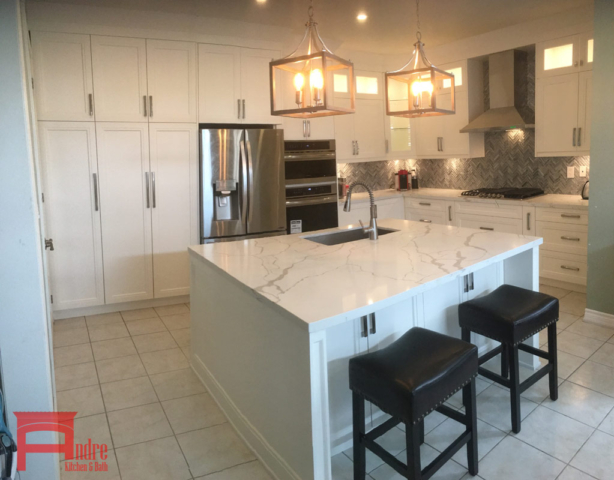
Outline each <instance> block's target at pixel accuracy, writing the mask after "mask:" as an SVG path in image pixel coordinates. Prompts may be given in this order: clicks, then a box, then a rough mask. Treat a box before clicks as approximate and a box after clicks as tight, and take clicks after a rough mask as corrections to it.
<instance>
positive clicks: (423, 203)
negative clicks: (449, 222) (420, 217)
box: [418, 202, 431, 207]
mask: <svg viewBox="0 0 614 480" xmlns="http://www.w3.org/2000/svg"><path fill="white" fill-rule="evenodd" d="M418 205H422V206H423V207H430V206H431V204H430V203H426V202H420V203H418Z"/></svg>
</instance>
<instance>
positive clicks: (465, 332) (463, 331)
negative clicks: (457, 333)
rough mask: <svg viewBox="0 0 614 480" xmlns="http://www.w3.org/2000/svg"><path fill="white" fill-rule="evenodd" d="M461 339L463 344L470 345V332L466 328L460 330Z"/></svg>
mask: <svg viewBox="0 0 614 480" xmlns="http://www.w3.org/2000/svg"><path fill="white" fill-rule="evenodd" d="M461 338H462V339H463V340H464V341H465V342H469V343H471V330H469V329H468V328H461Z"/></svg>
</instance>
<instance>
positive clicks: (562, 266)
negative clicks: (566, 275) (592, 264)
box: [561, 265, 580, 272]
mask: <svg viewBox="0 0 614 480" xmlns="http://www.w3.org/2000/svg"><path fill="white" fill-rule="evenodd" d="M561 268H562V269H563V270H572V271H574V272H579V271H580V267H569V266H567V265H561Z"/></svg>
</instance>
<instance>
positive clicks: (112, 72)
mask: <svg viewBox="0 0 614 480" xmlns="http://www.w3.org/2000/svg"><path fill="white" fill-rule="evenodd" d="M92 64H93V69H94V88H95V89H96V120H99V121H105V122H143V121H147V116H148V112H149V98H147V68H146V65H147V61H146V48H145V40H144V39H140V38H124V37H100V36H96V35H93V36H92Z"/></svg>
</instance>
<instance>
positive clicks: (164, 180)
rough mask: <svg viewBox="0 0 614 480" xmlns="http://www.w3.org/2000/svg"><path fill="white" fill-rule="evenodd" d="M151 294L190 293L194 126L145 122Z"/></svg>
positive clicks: (194, 194)
mask: <svg viewBox="0 0 614 480" xmlns="http://www.w3.org/2000/svg"><path fill="white" fill-rule="evenodd" d="M149 145H150V158H151V160H150V162H151V174H152V177H151V178H152V181H151V182H152V191H151V193H152V203H151V207H152V208H151V215H152V237H153V274H154V277H153V279H154V280H153V281H154V297H155V298H161V297H172V296H177V295H188V294H189V293H190V261H189V258H188V247H189V246H190V245H194V244H197V243H198V126H197V125H196V124H180V123H170V124H149Z"/></svg>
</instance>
